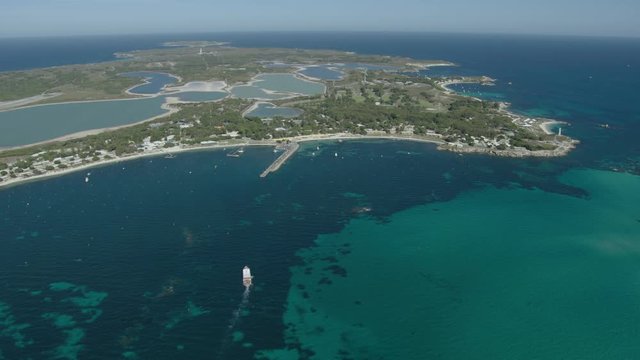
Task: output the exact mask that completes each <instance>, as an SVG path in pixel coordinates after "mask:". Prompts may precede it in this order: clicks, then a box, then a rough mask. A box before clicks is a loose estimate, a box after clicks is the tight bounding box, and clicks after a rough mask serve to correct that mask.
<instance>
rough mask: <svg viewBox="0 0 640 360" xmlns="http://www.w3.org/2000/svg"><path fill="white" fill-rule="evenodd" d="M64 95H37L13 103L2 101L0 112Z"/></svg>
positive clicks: (58, 93) (0, 102)
mask: <svg viewBox="0 0 640 360" xmlns="http://www.w3.org/2000/svg"><path fill="white" fill-rule="evenodd" d="M60 95H62V93H60V92H57V93H50V94H42V95H36V96H31V97H28V98H23V99H18V100H11V101H0V111H7V110H13V109H16V108H19V107H23V106H25V105H29V104H33V103H36V102H39V101H43V100H47V99H51V98H54V97H56V96H60Z"/></svg>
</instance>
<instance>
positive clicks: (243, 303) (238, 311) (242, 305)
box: [228, 286, 251, 331]
mask: <svg viewBox="0 0 640 360" xmlns="http://www.w3.org/2000/svg"><path fill="white" fill-rule="evenodd" d="M250 294H251V288H250V287H249V286H247V287H245V289H244V293H242V300H241V301H240V304H238V308H237V309H235V310H234V311H233V316H232V317H231V320H230V321H229V328H228V331H231V330H233V328H235V327H236V325H237V324H238V321H239V320H240V315H242V309H244V308H245V307H247V305H248V304H249V295H250Z"/></svg>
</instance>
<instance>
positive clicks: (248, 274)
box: [242, 266, 253, 287]
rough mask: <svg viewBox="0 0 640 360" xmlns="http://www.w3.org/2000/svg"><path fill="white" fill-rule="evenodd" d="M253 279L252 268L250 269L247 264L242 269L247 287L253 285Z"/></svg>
mask: <svg viewBox="0 0 640 360" xmlns="http://www.w3.org/2000/svg"><path fill="white" fill-rule="evenodd" d="M252 279H253V276H251V269H249V267H248V266H245V267H244V268H243V269H242V284H243V285H244V286H245V287H249V286H251V281H252Z"/></svg>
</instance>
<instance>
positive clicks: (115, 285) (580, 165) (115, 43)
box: [0, 33, 640, 359]
mask: <svg viewBox="0 0 640 360" xmlns="http://www.w3.org/2000/svg"><path fill="white" fill-rule="evenodd" d="M172 40H217V41H230V42H231V43H232V45H234V46H241V47H256V46H260V47H287V48H318V49H338V50H347V51H355V52H358V53H367V54H383V55H397V56H408V57H412V58H416V59H441V60H448V61H452V62H455V63H456V64H458V65H459V66H458V67H452V68H437V69H434V70H430V71H425V72H423V73H421V74H420V76H437V75H458V74H463V75H487V76H491V77H492V78H495V79H497V84H496V86H495V87H484V86H459V87H457V88H456V89H457V90H459V91H460V92H462V91H464V92H466V93H469V94H472V95H475V96H480V97H483V98H488V99H499V100H501V101H508V102H510V103H511V104H512V110H513V111H516V112H522V113H527V114H532V115H535V116H544V117H550V118H556V119H559V120H563V121H566V122H568V123H570V126H568V127H566V128H565V129H564V130H563V132H564V133H565V134H567V135H569V136H572V137H575V138H577V139H579V140H580V141H581V144H580V145H578V148H577V149H576V150H575V151H573V152H572V153H571V154H570V155H568V156H566V157H564V158H559V159H501V158H494V157H487V156H479V155H465V156H459V155H457V154H452V153H447V152H439V151H437V150H436V149H435V146H433V145H431V144H420V143H407V142H397V141H374V142H340V143H338V142H327V143H319V144H306V145H305V146H304V147H303V148H302V150H301V151H300V152H299V153H298V154H296V156H295V157H293V158H292V159H291V160H290V161H289V162H288V163H287V164H286V166H284V167H283V168H282V169H281V170H279V171H278V172H277V173H276V174H273V175H270V176H269V177H268V178H266V179H259V178H258V174H259V173H260V172H261V171H262V170H263V169H264V168H265V167H266V166H268V165H269V163H270V162H271V161H272V160H273V159H274V157H275V156H277V155H274V154H273V153H272V152H271V149H266V148H251V149H246V152H245V154H244V155H243V156H242V157H241V158H237V159H236V158H231V157H227V156H225V152H224V151H201V152H194V153H182V154H179V155H178V156H177V158H175V159H164V158H144V159H138V160H134V161H130V162H125V163H119V164H116V165H112V166H107V167H101V168H95V169H91V170H90V172H91V175H90V178H91V181H90V182H89V183H85V182H84V178H85V176H87V174H86V172H82V173H74V174H70V175H66V176H62V177H57V178H52V179H48V180H44V181H38V182H33V183H28V184H23V185H20V186H17V187H12V188H8V189H3V190H0V359H85V358H87V359H251V358H256V357H259V358H270V359H298V358H311V359H313V358H317V359H325V358H343V359H347V358H354V359H370V358H378V359H395V358H404V359H424V358H440V359H487V358H496V359H497V358H504V359H514V358H540V359H558V358H580V359H586V358H592V359H602V358H611V359H623V358H638V357H640V348H639V347H638V346H637V338H638V336H640V328H639V327H638V324H640V311H639V310H638V308H637V305H636V304H637V299H638V298H640V289H638V278H639V277H638V276H640V266H639V265H638V264H640V242H639V240H638V239H640V205H637V204H638V203H639V202H638V200H639V199H638V198H637V197H638V195H637V194H640V181H639V180H638V176H637V175H640V142H638V141H637V137H638V136H639V135H640V112H639V111H638V110H637V106H638V100H640V98H639V95H638V92H637V90H638V87H640V39H616V38H579V37H537V36H507V35H462V34H460V35H450V34H385V33H371V34H366V33H345V34H338V33H300V34H291V33H265V34H240V33H238V34H231V33H226V34H193V35H180V36H177V35H171V36H170V35H166V36H165V35H154V36H134V37H131V36H126V37H125V36H122V37H91V38H89V37H84V38H52V39H2V40H0V49H2V51H0V71H11V70H18V69H31V68H36V67H45V66H57V65H64V64H78V63H88V62H97V61H106V60H112V59H113V53H114V52H119V51H128V50H134V49H149V48H155V47H158V46H159V45H160V44H161V43H162V42H164V41H172ZM601 124H609V128H603V127H602V126H600V125H601ZM316 146H317V147H318V148H319V150H317V148H316ZM336 154H337V156H336ZM625 172H626V173H627V174H619V173H625ZM365 209H366V210H365ZM365 211H368V212H365ZM483 226H484V228H483ZM245 264H249V265H251V267H252V270H253V271H254V275H255V276H256V278H255V287H254V288H253V289H252V291H251V293H250V294H249V296H248V298H246V299H243V296H242V290H243V288H242V285H241V283H240V282H239V276H240V270H241V268H242V266H244V265H245ZM369 273H372V274H374V275H369ZM416 279H417V280H416ZM528 285H530V286H528ZM405 341H408V342H409V343H406V342H405ZM314 354H315V356H314Z"/></svg>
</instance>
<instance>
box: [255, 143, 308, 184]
mask: <svg viewBox="0 0 640 360" xmlns="http://www.w3.org/2000/svg"><path fill="white" fill-rule="evenodd" d="M299 147H300V145H299V144H298V143H297V142H292V143H287V144H285V145H284V146H283V148H284V152H283V153H282V155H280V156H279V157H278V158H277V159H276V161H274V162H273V163H272V164H271V165H269V167H268V168H267V169H266V170H265V171H263V172H262V174H260V177H261V178H264V177H267V175H269V174H270V173H272V172H276V171H278V169H280V167H281V166H282V164H284V163H285V162H286V161H287V160H288V159H289V158H290V157H291V156H293V154H295V153H296V151H298V148H299Z"/></svg>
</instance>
